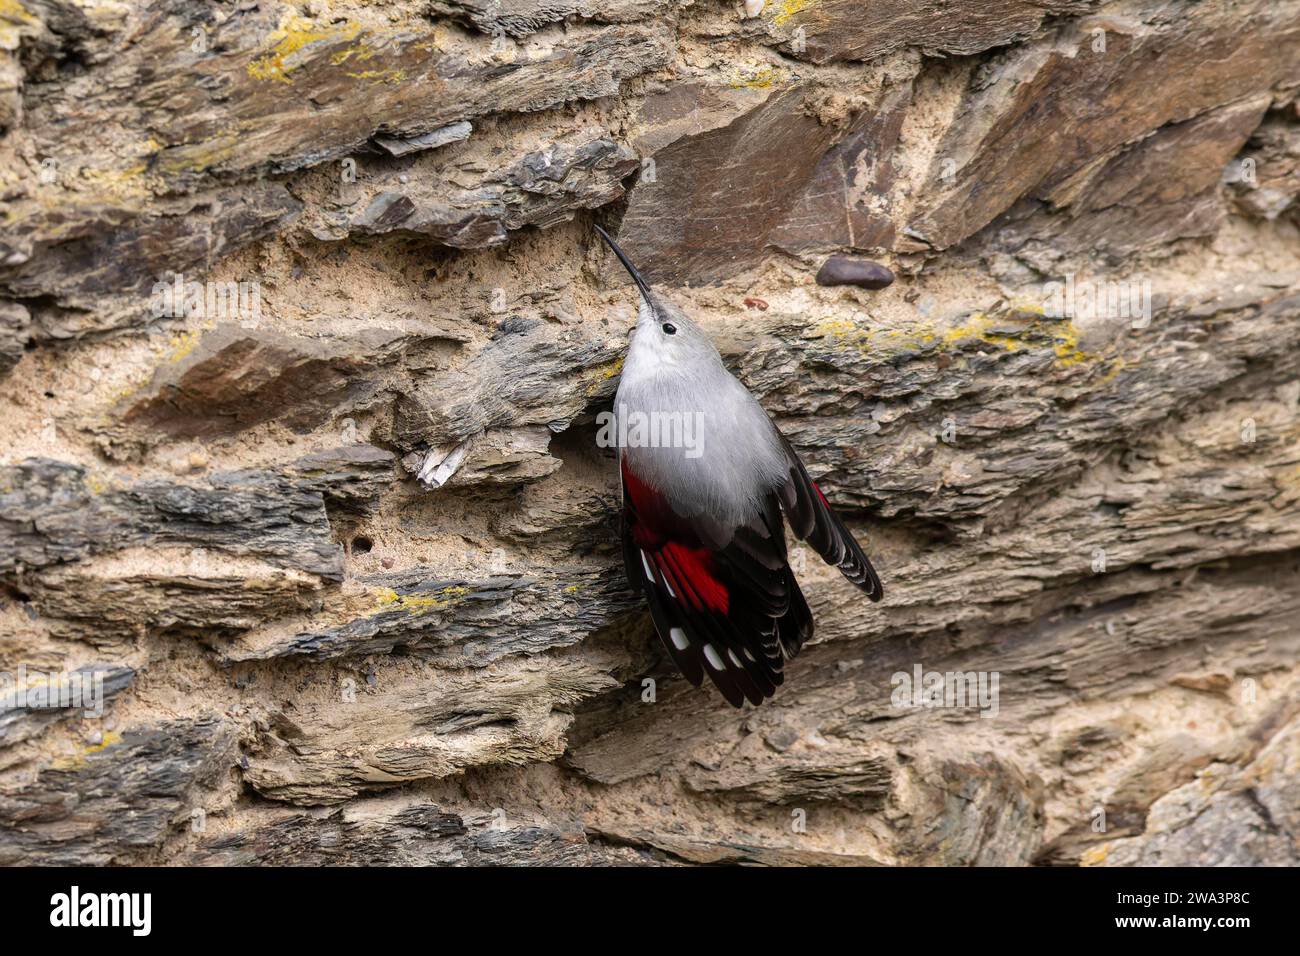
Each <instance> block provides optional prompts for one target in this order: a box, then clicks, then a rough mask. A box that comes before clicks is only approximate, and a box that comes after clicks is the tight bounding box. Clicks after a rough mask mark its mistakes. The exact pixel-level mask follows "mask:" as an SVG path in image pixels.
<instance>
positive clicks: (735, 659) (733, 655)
mask: <svg viewBox="0 0 1300 956" xmlns="http://www.w3.org/2000/svg"><path fill="white" fill-rule="evenodd" d="M727 656H728V657H730V658H731V663H733V664H735V665H736V666H737V667H743V666H744V665H743V664H741V663H740V658H739V657H737V656H736V652H735V651H733V650H732V649H731V648H727Z"/></svg>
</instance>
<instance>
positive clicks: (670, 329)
mask: <svg viewBox="0 0 1300 956" xmlns="http://www.w3.org/2000/svg"><path fill="white" fill-rule="evenodd" d="M676 334H677V326H675V325H673V324H672V323H671V322H665V323H664V335H676Z"/></svg>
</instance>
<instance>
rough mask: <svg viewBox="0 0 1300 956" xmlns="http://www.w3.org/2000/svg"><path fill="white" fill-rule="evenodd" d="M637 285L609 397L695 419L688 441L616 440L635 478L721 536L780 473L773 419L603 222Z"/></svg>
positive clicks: (629, 416)
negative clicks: (637, 300)
mask: <svg viewBox="0 0 1300 956" xmlns="http://www.w3.org/2000/svg"><path fill="white" fill-rule="evenodd" d="M596 228H597V229H598V230H599V231H600V235H601V237H602V238H604V240H605V241H606V242H607V243H609V246H610V248H611V249H613V250H614V254H615V255H616V256H618V259H619V261H620V262H621V263H623V267H624V268H625V269H627V271H628V272H629V273H630V274H631V276H632V281H634V282H635V283H636V285H637V288H638V289H639V290H640V292H641V307H640V310H639V313H638V315H637V324H636V330H635V332H634V333H633V335H632V344H631V347H630V348H629V349H628V354H627V359H626V361H625V362H624V363H623V372H622V374H621V375H620V376H619V383H618V392H617V394H616V395H615V398H614V405H615V414H616V416H617V417H618V418H619V419H620V420H623V419H626V420H628V421H629V422H630V421H632V420H633V419H634V418H637V417H639V418H640V419H641V420H642V421H644V420H646V419H647V418H649V420H651V421H653V420H654V418H655V416H659V420H660V421H664V420H666V419H669V418H671V417H673V416H677V417H679V418H680V420H681V421H682V422H683V423H686V422H697V423H698V428H697V429H696V430H695V432H694V434H693V435H692V438H693V439H694V440H693V442H691V443H682V444H680V445H678V444H668V445H665V444H659V445H657V446H650V447H646V446H637V445H635V444H632V443H629V444H628V445H626V446H624V447H622V448H621V449H620V451H621V454H622V455H623V456H624V460H625V461H626V462H627V463H628V465H629V467H630V468H631V469H632V471H633V473H635V474H636V475H637V476H638V477H639V478H640V479H641V480H642V481H643V482H645V483H646V484H647V485H649V486H650V487H651V488H654V489H656V490H657V491H659V492H661V493H662V494H664V495H665V496H666V497H667V499H668V501H669V502H670V503H671V505H672V508H673V510H674V511H676V512H677V513H678V514H679V515H682V516H688V517H692V518H695V519H698V521H699V522H700V523H701V527H705V526H707V527H710V528H715V529H721V530H720V531H719V532H718V533H716V534H710V535H708V536H707V537H708V539H709V540H710V541H712V542H713V543H715V544H718V545H721V544H725V543H726V541H727V540H729V539H730V536H731V534H732V531H733V530H734V529H735V528H736V527H738V526H740V525H743V524H745V523H747V522H748V521H750V520H751V519H753V518H754V516H756V515H757V514H759V512H760V509H761V508H762V503H763V502H764V501H765V500H766V496H767V494H768V492H769V491H771V490H772V489H774V488H777V487H779V486H780V485H781V484H782V483H783V482H784V481H785V480H786V478H788V476H789V475H788V467H789V466H788V464H787V463H786V460H785V452H784V450H783V446H782V444H781V438H780V435H779V434H778V433H777V430H776V428H775V426H774V425H773V424H772V422H771V420H770V419H769V418H768V417H767V413H766V412H764V411H763V408H762V406H760V405H759V404H758V402H757V401H755V399H754V397H753V396H752V395H750V394H749V392H748V391H747V390H746V389H745V387H744V386H743V385H742V384H741V383H740V382H739V381H737V380H736V379H735V378H734V377H733V376H732V374H731V373H730V372H728V371H727V368H726V366H725V365H723V363H722V357H721V356H720V355H719V354H718V350H717V348H716V347H714V345H713V342H712V341H710V339H709V337H708V335H706V334H705V333H704V331H703V330H702V329H701V328H700V327H699V326H698V325H696V324H695V323H694V322H692V321H691V320H690V319H689V318H687V317H686V315H685V314H684V313H683V312H682V310H681V309H680V308H678V307H677V306H676V305H675V304H673V303H672V302H669V301H668V299H667V298H666V297H665V296H663V295H661V294H660V293H658V292H656V291H655V290H654V289H652V288H651V287H650V285H649V283H647V282H646V281H645V279H644V278H643V277H642V276H641V273H640V272H638V271H637V269H636V267H635V266H634V265H632V263H631V262H630V261H629V260H628V257H627V256H626V255H625V254H624V253H623V250H622V249H620V248H619V247H618V244H617V243H615V242H614V240H613V239H611V238H610V237H609V236H608V235H606V233H605V231H604V230H603V229H600V227H599V226H597V227H596Z"/></svg>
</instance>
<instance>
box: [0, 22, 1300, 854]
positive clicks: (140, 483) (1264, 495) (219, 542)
mask: <svg viewBox="0 0 1300 956" xmlns="http://www.w3.org/2000/svg"><path fill="white" fill-rule="evenodd" d="M871 6H872V9H871V12H870V15H865V14H864V10H863V4H861V3H858V2H853V0H811V2H809V0H791V2H779V3H769V4H767V5H766V6H765V7H764V10H763V11H762V13H761V15H759V16H758V17H755V18H752V19H745V18H742V17H741V16H740V15H739V13H738V10H737V9H734V8H733V7H732V6H731V5H727V4H717V3H711V2H709V3H696V4H690V5H686V4H678V3H674V2H669V0H618V2H615V3H608V4H592V3H589V2H583V0H575V2H554V0H553V2H548V3H544V4H539V3H534V2H531V0H505V2H502V3H486V2H479V0H429V2H415V3H402V4H390V5H375V4H363V3H353V2H350V0H343V2H335V3H333V4H325V3H321V4H315V3H313V4H310V5H307V6H306V7H304V6H302V5H296V4H295V5H290V4H280V3H275V2H271V3H259V4H256V5H251V6H250V5H247V4H245V5H238V4H233V3H215V4H207V5H196V4H191V3H181V2H171V0H167V2H148V3H146V2H144V0H128V2H125V3H116V4H107V5H98V6H87V5H85V4H80V3H72V2H66V0H13V2H6V3H0V158H2V159H3V162H0V195H2V196H3V215H2V216H0V423H3V427H2V428H0V862H4V863H20V862H26V863H32V862H40V863H60V864H65V863H96V864H98V863H119V864H132V863H185V864H199V863H226V864H256V863H265V864H291V863H363V864H375V863H442V864H455V863H474V864H483V863H497V864H509V865H516V864H523V865H527V864H549V863H561V864H601V865H607V864H608V865H626V864H665V863H668V864H680V863H717V862H735V863H760V864H803V863H810V864H836V863H849V864H860V863H873V864H877V863H878V864H891V863H914V864H953V865H971V864H995V865H1027V864H1057V865H1079V864H1083V865H1133V864H1161V863H1178V864H1185V863H1193V864H1213V863H1244V864H1282V865H1295V864H1296V863H1300V790H1297V786H1296V780H1297V779H1298V777H1297V760H1300V756H1297V741H1298V740H1300V664H1297V661H1298V660H1300V630H1298V629H1297V627H1296V622H1297V621H1300V467H1298V466H1297V462H1300V202H1298V201H1297V200H1298V197H1300V99H1298V94H1300V0H1236V2H1228V0H1201V2H1193V0H1119V2H1102V3H1087V2H1075V0H1060V2H1056V0H1052V2H1043V0H1037V2H1032V3H1031V2H1020V0H998V2H984V3H976V2H974V0H971V2H969V3H962V4H956V5H954V4H952V3H946V2H937V0H896V2H890V3H883V4H873V5H871ZM306 9H310V10H311V11H312V12H311V14H310V15H307V14H305V13H304V10H306ZM593 221H597V222H600V223H601V224H603V225H604V226H606V228H609V229H610V230H611V231H613V232H616V233H617V234H618V236H619V239H620V241H621V242H622V244H623V245H624V246H625V247H626V248H627V250H628V251H629V253H630V254H631V255H632V256H633V258H634V259H635V260H636V261H637V262H638V263H639V264H640V265H641V267H642V269H643V270H644V271H645V273H646V274H647V275H648V276H649V277H651V279H652V280H653V281H655V282H657V283H660V284H661V286H662V287H663V289H664V291H665V294H667V295H669V296H671V297H672V298H674V299H675V300H676V301H677V302H678V303H679V304H681V305H682V306H683V307H684V308H686V309H687V310H688V311H690V312H691V313H692V314H693V315H695V316H697V317H698V318H699V320H700V321H701V323H702V324H703V325H704V326H705V327H706V328H707V329H708V331H709V332H710V333H711V334H713V336H714V338H715V340H716V341H717V342H718V343H719V346H720V348H721V349H722V352H723V357H724V359H725V360H726V361H727V362H728V364H729V365H730V367H731V368H732V369H733V370H734V371H735V372H736V374H737V375H738V376H739V377H740V378H741V379H742V380H744V381H745V383H746V384H747V385H748V386H749V387H750V388H751V389H752V390H753V391H754V392H755V394H756V395H758V396H760V398H761V400H762V402H763V403H764V405H765V407H766V408H767V409H768V410H769V411H770V413H771V414H772V415H773V417H774V419H775V420H776V421H777V422H778V424H779V425H780V426H781V428H782V429H783V430H784V431H785V433H786V434H787V435H788V436H789V438H790V439H791V441H792V442H793V443H794V444H795V445H796V446H797V447H798V448H799V449H800V451H801V452H802V453H803V455H804V457H805V460H806V461H807V462H808V464H809V467H810V470H811V471H812V472H813V474H814V476H815V477H817V479H818V481H819V483H820V484H821V486H822V487H823V489H824V490H825V491H826V493H827V495H828V497H829V498H830V499H831V500H832V501H833V503H834V504H835V505H836V506H837V507H838V508H839V509H840V511H841V512H842V514H844V516H845V517H846V520H847V521H848V522H849V523H850V524H851V525H852V526H853V528H854V529H855V531H856V532H857V533H858V534H859V535H860V536H861V538H862V539H863V540H864V542H866V543H867V547H868V550H869V551H870V552H871V553H872V554H873V555H874V556H875V557H876V559H877V561H876V563H877V567H878V568H879V569H880V571H881V575H882V577H883V579H884V582H885V591H886V598H885V601H884V602H883V603H882V604H880V605H869V604H867V603H866V602H864V601H861V600H858V595H857V593H856V592H855V591H854V590H853V589H852V588H850V587H849V586H847V585H846V584H844V583H843V582H842V581H841V580H839V579H838V576H837V575H836V574H835V573H834V572H833V571H832V570H831V569H828V568H825V567H823V566H821V565H820V563H819V561H818V560H817V559H816V557H815V555H812V554H811V552H807V551H805V549H803V548H802V547H799V546H797V545H796V546H795V547H794V548H793V551H792V560H793V561H794V562H795V565H796V569H797V570H798V572H799V574H800V577H801V580H802V581H804V582H805V590H806V592H807V594H808V596H809V600H810V602H811V604H812V607H813V610H814V613H815V615H816V617H817V619H818V632H817V637H816V639H815V640H814V641H813V642H812V643H811V644H810V645H809V646H807V647H806V648H805V649H804V651H803V652H802V653H801V654H800V656H799V657H798V658H797V659H796V660H795V661H793V662H792V663H791V664H790V666H789V668H788V679H787V682H786V684H785V686H784V687H783V688H782V689H781V690H780V691H779V693H778V695H777V697H776V698H775V700H773V701H771V702H769V703H768V704H766V705H764V706H763V707H761V708H758V709H754V708H747V709H745V710H744V711H736V710H733V709H731V708H730V707H728V706H727V705H726V704H725V702H724V701H723V700H722V699H721V698H720V697H719V696H718V695H717V694H714V693H712V692H711V691H707V690H695V689H693V688H691V687H689V686H688V685H686V684H685V683H684V682H683V681H682V680H681V679H680V678H679V677H678V676H677V675H676V674H675V673H674V672H673V670H672V667H671V665H670V664H669V662H667V661H666V659H665V657H664V655H663V654H662V653H661V651H660V649H659V647H658V646H657V643H656V641H655V639H654V637H653V635H652V632H651V630H650V624H649V621H648V619H647V615H646V613H645V611H644V609H642V608H641V607H640V606H639V604H638V602H637V601H636V600H635V599H634V597H633V595H632V594H631V593H630V592H629V590H628V589H627V587H626V584H625V582H624V580H623V576H622V575H623V572H622V567H621V559H620V557H619V554H618V549H617V547H616V542H615V535H616V526H617V506H618V487H617V482H616V478H615V468H614V461H613V458H612V456H611V454H610V453H609V452H608V451H607V450H605V449H602V448H600V447H598V445H597V441H596V433H597V423H596V417H597V415H598V414H599V413H600V412H601V411H602V410H605V409H607V408H608V406H609V402H610V399H611V397H612V395H613V392H614V388H615V386H616V384H617V381H618V373H619V369H620V367H621V362H622V359H623V356H624V353H625V349H626V341H627V340H626V332H627V329H628V327H629V324H630V322H631V319H632V315H633V311H634V309H635V306H636V302H635V299H634V295H633V292H632V289H631V287H630V286H629V285H627V283H626V280H625V277H624V275H623V273H622V271H621V269H620V268H619V267H618V266H617V264H616V263H614V262H612V261H611V259H610V257H609V256H608V255H607V254H606V253H605V251H604V249H603V247H602V246H601V245H600V243H598V242H597V241H596V240H595V239H594V238H593V237H594V232H593V230H592V229H591V224H592V222H593ZM832 257H844V260H843V261H848V262H850V263H870V264H873V267H874V268H876V269H878V270H880V271H879V276H880V277H881V278H880V281H870V282H865V283H863V282H858V281H856V280H855V281H854V282H851V283H850V284H834V285H827V284H819V283H818V282H817V281H816V276H817V275H818V274H819V271H820V270H822V269H823V267H825V266H826V264H827V262H828V261H830V260H831V258H832ZM836 261H841V260H836ZM834 271H835V269H834V267H832V268H831V272H834ZM886 275H892V276H893V277H894V281H893V282H892V283H887V282H886V281H884V276H886ZM859 278H861V277H859ZM420 474H423V475H424V476H426V477H428V478H431V480H430V481H429V482H428V483H424V482H421V481H420V480H418V479H417V475H420ZM434 486H436V487H434ZM86 686H90V687H92V688H94V690H95V693H94V695H93V698H94V699H93V700H90V701H87V700H84V699H81V698H75V697H71V696H68V694H67V693H64V690H65V689H66V688H73V687H77V688H82V689H83V690H84V688H85V687H86Z"/></svg>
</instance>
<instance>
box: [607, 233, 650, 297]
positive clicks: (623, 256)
mask: <svg viewBox="0 0 1300 956" xmlns="http://www.w3.org/2000/svg"><path fill="white" fill-rule="evenodd" d="M593 225H594V223H593ZM596 231H597V232H598V233H600V238H602V239H604V240H605V242H607V243H608V244H609V247H610V248H611V249H613V250H614V255H616V256H618V261H619V262H621V263H623V268H624V269H626V270H627V271H628V274H629V275H631V276H632V281H633V282H635V283H636V287H637V288H638V289H640V290H641V296H642V298H644V299H645V301H646V304H647V305H649V306H650V307H651V308H653V307H654V303H653V302H652V301H651V300H650V286H649V285H647V284H646V281H645V279H643V278H641V273H639V272H637V271H636V266H634V265H632V260H631V259H629V258H628V257H627V253H626V252H624V251H623V250H622V249H620V248H619V247H618V243H617V242H615V241H614V240H613V239H611V238H610V235H609V233H607V232H606V231H605V230H604V229H602V228H600V226H596Z"/></svg>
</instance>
